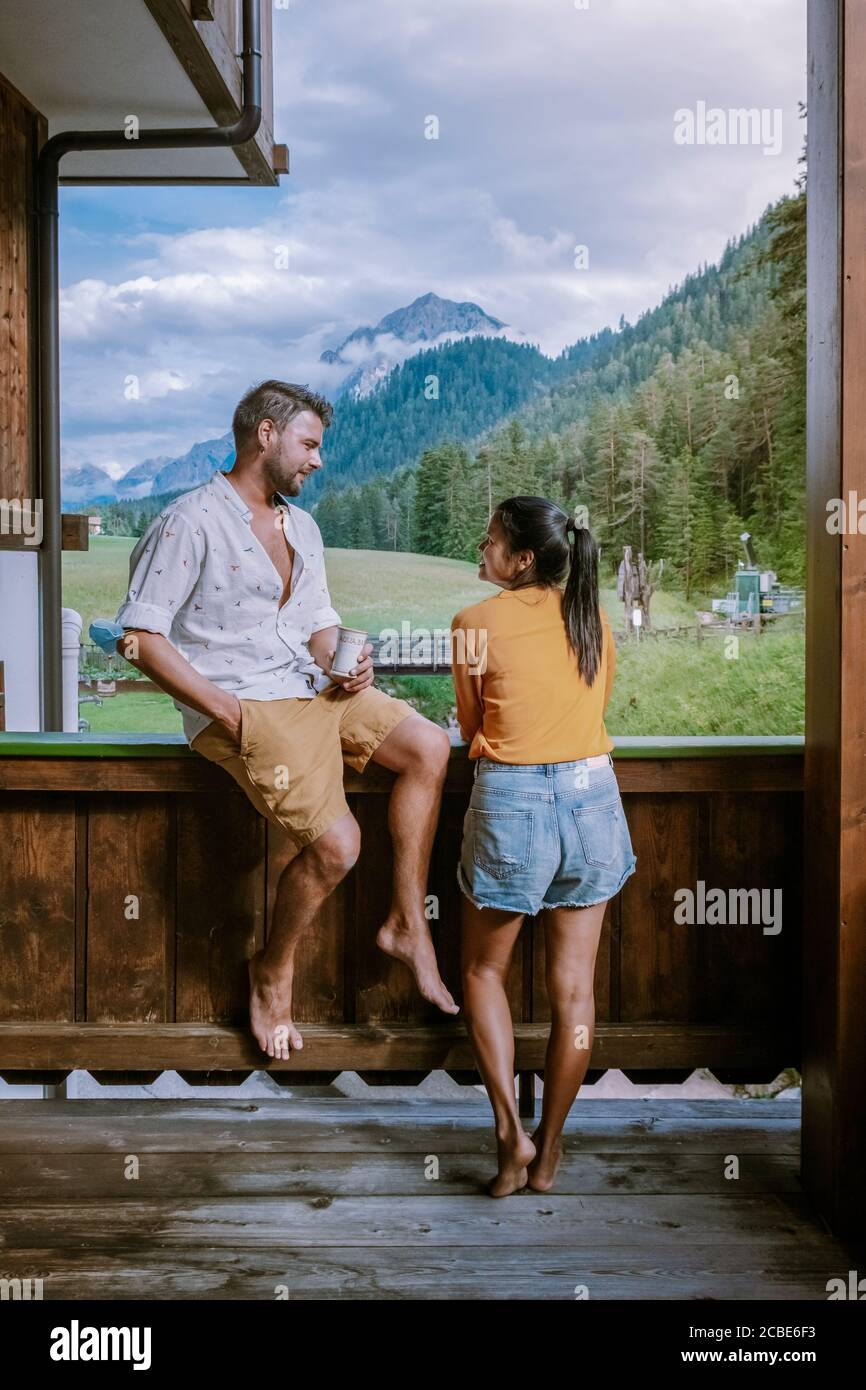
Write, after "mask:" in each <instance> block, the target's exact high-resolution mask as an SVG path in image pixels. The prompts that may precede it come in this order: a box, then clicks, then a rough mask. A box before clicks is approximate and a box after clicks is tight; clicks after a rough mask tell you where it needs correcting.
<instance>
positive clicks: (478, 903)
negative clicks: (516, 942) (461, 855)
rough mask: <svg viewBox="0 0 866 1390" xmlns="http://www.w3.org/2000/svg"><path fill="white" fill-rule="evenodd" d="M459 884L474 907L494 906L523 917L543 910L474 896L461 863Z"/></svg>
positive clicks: (495, 908)
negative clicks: (467, 885) (485, 900)
mask: <svg viewBox="0 0 866 1390" xmlns="http://www.w3.org/2000/svg"><path fill="white" fill-rule="evenodd" d="M457 886H458V887H459V889H460V892H461V893H462V894H463V896H464V898H468V899H469V901H470V902H471V904H472V906H473V907H492V908H494V910H495V911H496V912H513V913H514V914H515V916H517V915H520V916H522V917H534V916H535V913H536V912H540V910H541V909H540V908H536V909H535V911H533V910H532V908H530V907H510V906H509V905H508V903H490V902H484V901H483V900H482V899H480V898H476V897H474V895H473V894H472V893H470V892H469V889H468V888H467V887H466V884H465V883H464V882H463V866H462V865H461V864H458V865H457Z"/></svg>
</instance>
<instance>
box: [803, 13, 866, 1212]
mask: <svg viewBox="0 0 866 1390" xmlns="http://www.w3.org/2000/svg"><path fill="white" fill-rule="evenodd" d="M808 17H809V63H808V71H809V87H808V111H809V174H808V178H809V188H808V229H807V241H808V289H807V324H808V353H807V454H808V480H807V542H808V547H807V548H808V578H807V591H808V596H809V601H808V608H807V615H806V690H807V709H806V751H805V838H804V844H805V852H804V868H805V885H804V887H805V911H804V995H803V1053H804V1055H803V1168H802V1176H803V1183H804V1186H805V1187H806V1190H807V1192H808V1194H809V1196H810V1197H811V1199H812V1200H813V1201H814V1202H815V1204H816V1206H817V1207H818V1209H819V1210H820V1211H821V1212H822V1214H823V1215H824V1217H825V1218H826V1220H827V1222H828V1223H829V1225H830V1226H831V1228H832V1229H833V1231H834V1232H835V1233H836V1234H837V1235H838V1236H840V1237H844V1238H848V1239H852V1240H862V1239H864V1238H866V1192H864V1188H863V1183H862V1173H863V1171H864V1169H866V1123H864V1114H863V1073H864V1069H866V1009H864V1008H863V981H864V979H866V853H864V844H866V686H864V683H863V674H862V660H863V650H864V647H866V608H864V593H866V538H864V537H863V536H861V535H859V534H858V533H857V531H856V521H857V518H856V514H855V516H854V518H853V520H854V527H855V529H854V530H853V532H852V531H851V530H850V529H849V533H848V534H842V535H831V534H830V533H829V532H828V529H827V518H828V512H827V507H828V503H830V502H831V501H832V499H844V501H845V503H846V507H847V504H848V501H849V495H850V494H851V493H853V494H854V495H855V497H859V498H864V497H866V454H864V450H863V434H864V428H866V366H864V360H863V337H864V333H866V275H864V272H863V261H862V248H863V244H864V239H866V178H864V169H866V10H864V7H863V5H862V4H861V3H859V0H857V3H855V2H854V0H820V3H818V0H812V3H811V4H810V5H809V13H808ZM849 520H850V519H849Z"/></svg>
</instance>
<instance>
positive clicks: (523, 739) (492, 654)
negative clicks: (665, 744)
mask: <svg viewBox="0 0 866 1390" xmlns="http://www.w3.org/2000/svg"><path fill="white" fill-rule="evenodd" d="M601 624H602V634H603V642H602V654H601V665H600V667H599V670H598V674H597V675H596V678H595V680H594V682H593V684H592V685H591V686H588V685H587V684H586V681H585V680H583V678H582V677H581V675H580V672H579V671H578V667H577V658H576V657H575V655H574V653H573V652H572V651H571V648H570V647H569V645H568V640H567V638H566V635H565V623H564V622H563V617H562V590H561V589H556V588H544V587H543V586H540V585H536V584H533V585H527V586H526V587H525V588H522V589H500V591H499V593H498V594H495V595H494V596H493V597H492V598H487V599H483V600H482V601H481V603H473V604H471V605H470V607H468V608H463V609H461V610H460V612H459V613H458V614H457V615H456V617H455V618H454V621H453V622H452V624H451V634H452V635H451V647H452V653H451V659H452V672H453V676H454V689H455V691H456V694H457V719H458V723H459V724H460V732H461V734H462V735H463V737H464V738H465V739H466V741H467V743H469V745H470V747H469V757H470V758H492V759H493V760H494V761H495V762H500V763H564V762H572V761H573V760H575V759H577V758H591V757H593V756H594V755H595V754H597V753H608V752H610V750H611V749H612V748H613V740H612V739H611V738H610V736H609V735H608V733H607V730H606V729H605V727H604V711H605V707H606V706H607V702H608V700H609V699H610V692H611V688H612V686H613V677H614V671H615V669H616V648H615V645H614V640H613V633H612V632H611V628H610V623H609V622H608V620H607V617H606V616H605V614H604V612H602V613H601ZM485 634H486V636H485Z"/></svg>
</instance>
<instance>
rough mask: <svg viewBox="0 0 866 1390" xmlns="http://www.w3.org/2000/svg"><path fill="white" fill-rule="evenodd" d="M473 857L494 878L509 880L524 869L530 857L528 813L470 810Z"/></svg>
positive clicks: (529, 818)
mask: <svg viewBox="0 0 866 1390" xmlns="http://www.w3.org/2000/svg"><path fill="white" fill-rule="evenodd" d="M469 830H470V833H471V835H472V857H473V859H474V860H475V863H476V864H477V865H478V867H479V869H483V870H484V872H485V873H486V874H490V875H491V876H492V877H493V878H510V877H511V875H512V874H516V873H518V872H519V871H520V870H521V869H525V868H526V867H527V866H528V864H529V858H530V855H531V854H532V812H531V811H481V810H479V809H478V807H476V806H470V808H469Z"/></svg>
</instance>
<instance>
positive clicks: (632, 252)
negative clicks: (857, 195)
mask: <svg viewBox="0 0 866 1390" xmlns="http://www.w3.org/2000/svg"><path fill="white" fill-rule="evenodd" d="M804 20H805V0H762V3H761V4H760V5H756V4H755V3H754V0H726V3H725V4H723V5H720V4H718V3H717V0H653V3H652V4H651V5H650V4H647V3H646V0H591V4H590V8H589V9H588V10H586V11H578V10H576V9H575V8H574V7H573V5H572V4H571V3H569V0H531V3H529V0H412V4H411V5H407V4H406V3H405V0H369V3H368V4H365V5H358V4H357V0H329V3H328V4H327V5H323V4H318V3H313V0H296V2H295V3H293V4H292V5H291V6H290V7H289V8H288V10H275V11H274V32H275V45H276V49H275V52H276V65H275V66H276V71H275V88H276V118H275V132H276V137H277V139H285V140H287V142H288V143H289V146H290V151H291V166H292V175H291V176H290V177H289V178H288V179H287V180H284V182H283V184H282V186H281V188H280V189H275V190H273V191H270V190H266V189H257V190H250V189H238V190H231V191H230V192H227V191H226V190H176V193H177V197H178V200H183V202H182V206H181V212H180V215H181V217H182V216H183V207H188V208H189V210H190V211H189V221H190V225H189V227H188V228H186V229H183V230H180V231H178V230H177V229H176V223H177V212H176V210H175V211H174V212H173V217H174V224H173V225H172V226H170V227H169V228H168V229H167V228H166V224H165V223H164V222H163V223H162V224H160V223H159V222H158V221H156V220H154V221H153V222H151V223H149V222H148V220H147V218H145V219H143V220H142V219H139V221H138V223H137V225H136V226H134V227H133V228H132V229H131V230H124V231H123V232H115V233H114V234H113V248H114V251H115V253H116V254H114V255H113V257H112V259H111V262H110V263H111V265H112V270H111V272H110V273H109V272H108V271H107V270H106V269H105V237H104V236H98V237H95V238H94V237H93V236H92V231H93V229H92V227H78V226H77V225H76V224H75V223H73V224H72V225H71V226H66V227H65V228H64V220H63V219H61V228H62V229H64V230H63V231H62V234H63V235H64V236H69V237H72V238H74V239H75V256H76V264H78V265H84V266H85V271H84V273H83V274H81V275H79V276H78V277H76V278H75V279H74V280H73V281H71V282H70V283H67V284H66V285H65V287H64V291H63V298H62V315H63V318H62V323H63V349H64V357H63V421H64V455H65V458H66V459H67V460H72V459H77V460H79V461H93V462H100V461H102V460H107V461H112V463H113V464H116V463H117V462H118V461H120V462H123V460H124V459H128V464H131V463H133V462H135V461H136V460H137V459H138V458H141V457H144V456H145V454H147V453H150V454H157V453H159V454H161V453H178V452H180V451H182V450H183V449H185V448H187V447H188V446H189V445H190V444H191V443H193V442H194V441H195V440H196V439H202V438H206V437H208V435H209V434H214V433H221V432H222V431H223V430H224V429H225V427H226V424H227V420H228V417H229V415H230V412H231V408H232V406H233V404H234V401H235V400H236V399H237V396H238V395H239V394H240V392H241V391H242V390H243V389H244V388H245V387H246V386H247V385H249V383H250V382H251V381H252V380H255V379H257V378H261V377H264V376H270V375H280V376H284V377H287V378H288V379H294V380H300V381H310V382H312V383H313V384H315V385H317V386H319V387H320V388H321V389H325V390H327V389H329V388H332V387H333V385H334V383H335V379H336V374H335V373H334V371H332V370H331V371H329V370H328V369H326V368H325V367H323V366H322V365H321V364H320V363H319V361H318V357H319V354H320V352H321V350H322V348H323V347H325V346H336V345H337V344H338V343H339V342H341V341H342V340H343V338H345V337H346V336H347V334H348V333H349V332H351V331H352V329H354V328H355V327H357V326H358V325H360V324H374V323H375V322H377V321H378V319H379V318H380V317H381V316H382V315H383V314H385V313H387V312H388V311H389V310H392V309H394V308H397V307H398V306H400V305H404V304H407V303H409V302H411V301H412V300H413V299H415V298H416V297H417V296H418V295H420V294H424V293H426V292H427V291H428V290H434V291H435V292H436V293H438V294H440V295H443V296H446V297H450V298H454V299H458V300H463V299H469V300H474V301H475V302H477V303H479V304H480V305H481V307H482V308H483V309H484V310H486V311H487V312H488V313H490V314H493V315H494V316H496V317H497V318H500V319H502V320H504V321H505V322H507V323H508V324H509V325H510V330H511V331H512V332H513V333H515V334H519V333H521V332H522V333H523V334H525V335H526V337H527V338H528V339H529V340H531V341H535V342H539V343H540V344H541V346H542V347H543V348H544V350H546V351H549V352H556V351H558V350H559V349H560V348H561V347H562V346H564V345H565V344H567V343H571V342H574V341H575V340H576V339H577V338H579V337H580V336H582V335H583V334H585V333H589V332H592V331H595V330H596V329H598V328H600V327H602V326H604V325H605V324H612V325H615V324H616V323H617V322H618V320H619V317H620V314H621V313H624V314H625V315H626V317H627V318H628V319H630V320H632V321H633V320H634V319H635V318H636V317H637V316H638V315H639V314H640V312H641V311H642V310H644V309H645V308H648V307H651V306H652V305H653V304H655V303H656V302H658V300H659V299H660V298H661V297H662V296H663V295H664V293H665V292H666V290H667V288H668V286H669V285H670V284H671V283H674V282H676V281H677V280H679V279H681V278H682V276H683V275H684V274H686V273H687V272H688V271H690V270H692V269H694V267H695V265H696V264H697V263H698V262H699V261H703V260H713V259H715V258H717V257H718V256H719V255H720V254H721V251H722V250H723V247H724V243H725V241H726V240H727V239H728V237H730V236H732V235H736V234H739V233H740V232H741V231H743V230H744V229H745V227H746V226H747V224H748V223H750V222H752V221H754V220H755V219H756V218H757V217H758V216H759V215H760V213H761V211H762V210H763V208H764V207H765V206H766V204H767V203H768V202H770V201H772V200H773V199H774V198H776V197H778V196H779V195H780V194H782V193H784V192H788V191H790V190H791V189H792V187H793V181H794V177H795V175H796V173H797V162H796V161H797V155H798V153H799V149H800V145H801V141H802V134H803V125H802V123H801V122H799V121H798V120H797V100H798V98H802V97H803V96H804V94H805V31H804ZM698 100H705V101H707V102H708V104H714V105H719V106H722V107H725V108H729V107H734V106H753V105H758V106H761V107H769V108H771V109H775V108H776V107H780V108H781V109H782V110H783V112H784V121H785V126H784V132H785V140H784V146H783V153H782V155H780V156H779V157H778V158H776V159H767V158H764V157H763V156H762V153H761V150H760V148H754V147H720V148H708V147H701V148H696V147H678V146H676V145H675V143H674V140H673V113H674V111H675V110H676V109H677V108H679V107H693V106H694V104H695V103H696V102H697V101H698ZM429 114H436V115H438V117H439V119H440V138H439V140H435V141H434V140H425V138H424V119H425V117H426V116H427V115H429ZM100 196H102V197H103V198H105V197H106V194H101V195H100ZM127 196H128V195H127V194H126V193H125V191H124V190H118V191H117V197H118V199H119V200H122V199H123V198H124V197H127ZM209 198H210V200H211V201H210V202H209V201H208V200H209ZM122 205H123V204H122V201H121V202H119V204H118V206H122ZM177 206H179V204H178V203H177V202H176V204H175V209H176V208H177ZM209 206H213V207H217V206H218V207H219V208H220V209H221V210H222V215H221V216H220V217H219V219H217V218H213V225H195V224H201V223H202V222H205V223H206V222H207V215H206V214H207V208H208V207H209ZM233 208H237V210H238V211H237V214H236V215H233V213H232V211H231V210H232V209H233ZM226 210H228V211H226ZM254 210H255V211H254ZM253 219H254V225H252V226H245V225H243V223H244V222H245V221H246V220H253ZM91 243H92V250H91V249H89V248H90V247H91ZM578 243H586V245H587V246H588V247H589V248H590V269H589V270H588V271H586V272H581V271H577V270H575V268H574V264H573V256H574V247H575V245H576V244H578ZM280 248H284V249H283V250H280ZM88 255H90V256H92V261H89V262H88V261H87V260H86V258H87V257H88ZM286 255H287V257H288V265H287V267H283V266H282V265H281V263H280V262H281V259H282V260H284V259H285V256H286ZM118 257H119V258H120V264H119V268H115V267H117V265H118ZM129 373H137V374H138V375H139V376H140V378H141V380H142V381H149V382H151V383H154V384H157V383H163V385H164V386H165V388H166V389H164V390H162V391H161V392H159V391H158V390H157V388H156V385H154V386H153V387H152V389H150V390H149V392H148V393H147V394H146V395H145V394H144V393H143V395H142V398H141V399H140V400H138V401H137V402H129V401H126V400H125V399H124V397H123V381H124V379H125V378H126V376H127V375H128V374H129ZM178 380H182V382H183V386H182V389H176V388H175V387H174V386H171V385H170V384H169V385H166V384H167V383H171V382H173V381H178Z"/></svg>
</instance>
